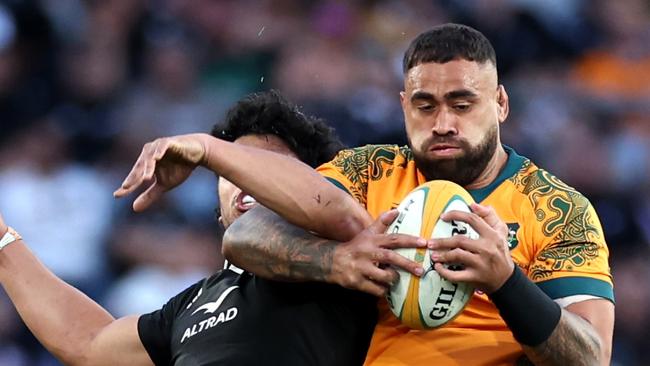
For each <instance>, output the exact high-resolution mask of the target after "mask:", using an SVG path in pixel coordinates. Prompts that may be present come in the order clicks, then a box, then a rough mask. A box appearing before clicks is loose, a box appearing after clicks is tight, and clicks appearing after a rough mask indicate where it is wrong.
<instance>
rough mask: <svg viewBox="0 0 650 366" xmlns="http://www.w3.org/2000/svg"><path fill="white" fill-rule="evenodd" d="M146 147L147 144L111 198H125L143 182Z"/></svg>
mask: <svg viewBox="0 0 650 366" xmlns="http://www.w3.org/2000/svg"><path fill="white" fill-rule="evenodd" d="M147 146H148V144H146V145H145V146H144V147H143V148H142V151H141V152H140V156H139V157H138V160H136V162H135V164H133V168H131V171H130V172H129V174H127V176H126V178H124V181H122V184H121V185H120V187H119V188H118V189H117V190H115V192H113V196H115V197H123V196H126V195H127V194H129V193H131V192H133V191H134V190H135V189H136V188H138V187H139V186H140V185H141V184H142V181H143V180H144V170H145V168H146V167H145V161H146V160H147V150H148V148H147Z"/></svg>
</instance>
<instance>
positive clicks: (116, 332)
mask: <svg viewBox="0 0 650 366" xmlns="http://www.w3.org/2000/svg"><path fill="white" fill-rule="evenodd" d="M6 232H7V226H6V225H5V224H4V222H3V220H2V217H1V216H0V236H2V235H4V234H5V233H6ZM0 283H1V284H2V286H3V287H4V289H5V290H6V292H7V294H8V295H9V298H10V299H11V301H12V302H13V303H14V305H15V307H16V309H17V310H18V313H19V314H20V317H21V318H22V319H23V321H24V322H25V324H26V325H27V326H28V327H29V329H30V330H31V331H32V333H33V334H34V335H35V336H36V338H38V340H39V341H40V342H41V343H42V344H43V345H44V346H45V348H47V349H48V350H49V351H50V352H51V353H52V354H53V355H55V356H56V357H57V358H58V359H59V360H61V361H62V362H63V363H65V364H66V365H153V363H152V362H151V359H150V358H149V355H148V354H147V352H146V350H145V349H144V346H143V345H142V343H141V341H140V338H139V336H138V330H137V321H138V317H136V316H131V317H125V318H122V319H118V320H115V319H114V318H113V317H112V316H111V315H110V314H109V313H108V312H107V311H106V310H104V309H103V308H102V307H101V306H99V305H98V304H97V303H95V302H94V301H93V300H91V299H90V298H88V297H87V296H86V295H84V294H83V293H81V292H80V291H79V290H77V289H75V288H74V287H72V286H70V285H68V284H67V283H65V282H63V281H62V280H61V279H59V278H58V277H56V276H55V275H54V274H53V273H52V272H50V271H49V270H48V269H47V268H46V267H45V266H43V264H42V263H41V262H40V261H39V260H38V259H37V258H36V257H35V256H34V255H33V254H32V252H31V251H30V250H29V249H28V248H27V246H26V245H25V243H24V242H23V241H22V240H17V241H15V242H12V243H10V244H8V245H7V246H6V247H4V248H3V249H0Z"/></svg>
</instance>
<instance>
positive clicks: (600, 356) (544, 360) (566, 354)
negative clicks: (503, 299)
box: [524, 299, 614, 366]
mask: <svg viewBox="0 0 650 366" xmlns="http://www.w3.org/2000/svg"><path fill="white" fill-rule="evenodd" d="M613 328H614V304H612V303H611V302H610V301H608V300H604V299H595V300H587V301H582V302H578V303H575V304H571V305H569V306H567V307H566V308H565V309H563V310H562V316H561V317H560V322H559V323H558V325H557V327H556V328H555V330H554V331H553V333H552V334H551V336H550V337H549V338H548V339H547V340H546V341H544V342H543V343H542V344H540V345H537V346H535V347H527V346H524V351H525V353H526V355H527V356H528V358H529V359H530V360H531V361H532V362H533V364H534V365H538V366H541V365H609V362H610V358H611V352H612V334H613Z"/></svg>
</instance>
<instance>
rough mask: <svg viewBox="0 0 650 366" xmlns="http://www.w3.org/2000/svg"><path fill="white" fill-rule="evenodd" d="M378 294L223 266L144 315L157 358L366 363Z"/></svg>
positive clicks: (145, 336) (146, 340) (144, 331)
mask: <svg viewBox="0 0 650 366" xmlns="http://www.w3.org/2000/svg"><path fill="white" fill-rule="evenodd" d="M376 302H377V299H376V298H375V297H373V296H370V295H368V294H364V293H361V292H356V291H352V290H348V289H344V288H342V287H339V286H335V285H330V284H325V283H284V282H276V281H269V280H265V279H262V278H259V277H257V276H254V275H252V274H250V273H246V272H244V273H241V274H238V273H236V272H233V271H231V270H222V271H219V272H217V273H216V274H214V275H213V276H211V277H209V278H206V279H204V280H202V281H199V282H197V283H196V284H194V285H192V286H190V287H189V288H188V289H186V290H185V291H183V292H181V293H180V294H178V295H176V296H175V297H173V298H172V299H171V300H169V302H167V304H165V305H164V306H163V307H162V309H160V310H156V311H154V312H152V313H149V314H145V315H142V316H141V317H140V319H139V320H138V333H139V335H140V339H141V341H142V344H143V345H144V347H145V349H146V350H147V352H148V353H149V356H150V357H151V359H152V360H153V361H154V363H155V364H156V365H190V366H195V365H196V366H203V365H361V364H363V361H364V359H365V355H366V351H367V349H368V345H369V343H370V338H371V336H372V332H373V329H374V326H375V323H376V321H377V306H376Z"/></svg>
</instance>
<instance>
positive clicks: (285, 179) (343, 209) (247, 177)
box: [201, 135, 372, 240]
mask: <svg viewBox="0 0 650 366" xmlns="http://www.w3.org/2000/svg"><path fill="white" fill-rule="evenodd" d="M201 138H202V139H203V144H204V146H205V158H204V160H203V162H202V165H203V166H204V167H206V168H207V169H210V170H212V171H214V172H215V173H217V174H219V175H221V176H223V177H224V178H226V179H228V180H229V181H231V182H232V183H234V184H235V185H236V186H238V187H240V188H241V189H242V190H244V191H245V192H247V193H249V194H251V195H252V196H253V197H255V198H256V199H257V201H258V202H260V203H261V204H263V205H264V206H266V207H268V208H270V209H271V210H273V211H275V212H277V213H278V214H279V215H280V216H282V217H284V218H285V219H287V220H288V221H289V222H291V223H293V224H295V225H297V226H299V227H302V228H305V229H307V230H309V231H312V232H315V233H318V234H319V235H321V236H323V237H326V238H331V239H337V240H347V239H350V238H352V237H353V236H354V234H356V233H357V232H359V231H361V230H362V229H363V228H365V227H366V226H368V225H369V224H370V223H371V222H372V219H371V217H370V215H369V214H368V213H367V212H366V211H365V209H364V208H363V207H362V206H361V205H359V203H358V202H356V201H355V200H354V198H352V197H351V196H350V195H348V194H346V193H345V192H343V191H341V190H340V189H339V188H337V187H335V186H334V185H333V184H331V183H329V182H328V181H327V180H326V179H325V178H323V177H322V176H321V175H320V174H318V173H317V172H316V171H315V170H313V169H312V168H311V167H309V166H308V165H306V164H304V163H302V162H300V161H299V160H298V159H294V158H290V157H287V156H284V155H281V154H277V153H274V152H270V151H264V150H261V149H255V148H251V147H247V146H243V145H238V144H233V143H229V142H226V141H223V140H219V139H216V138H213V137H212V136H209V135H203V136H202V137H201Z"/></svg>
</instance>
